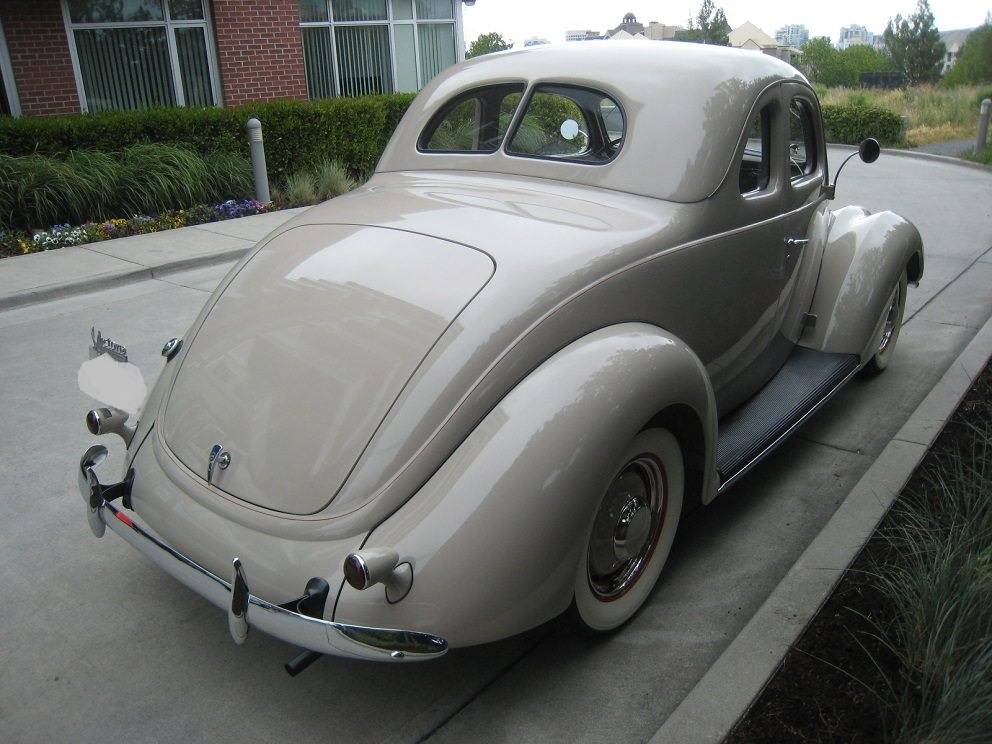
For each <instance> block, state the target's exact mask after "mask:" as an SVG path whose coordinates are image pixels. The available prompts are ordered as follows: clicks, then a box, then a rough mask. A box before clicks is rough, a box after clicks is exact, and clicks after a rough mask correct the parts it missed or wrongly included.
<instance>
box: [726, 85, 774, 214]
mask: <svg viewBox="0 0 992 744" xmlns="http://www.w3.org/2000/svg"><path fill="white" fill-rule="evenodd" d="M759 103H760V99H759ZM774 106H775V102H774V101H770V100H769V101H766V102H765V103H764V104H762V105H761V106H760V107H759V108H758V112H757V115H758V116H760V117H761V169H762V173H761V180H760V181H759V182H758V187H757V188H754V189H751V190H750V191H741V190H740V177H741V176H740V174H741V169H742V167H743V165H744V156H745V155H746V154H747V142H748V139H749V137H748V134H750V132H751V122H752V121H753V120H754V117H753V116H748V118H747V122H746V123H745V124H744V132H743V134H742V139H743V143H744V146H743V148H742V149H741V154H740V157H739V158H737V169H736V170H737V193H738V194H740V196H741V197H742V198H744V199H750V198H753V197H755V196H764V195H765V194H768V193H770V192H771V191H773V188H772V187H773V184H774V182H775V180H776V179H775V178H773V177H772V126H773V125H774V119H773V116H772V115H773V113H774V112H773V108H774Z"/></svg>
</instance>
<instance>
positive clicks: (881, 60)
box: [840, 44, 895, 86]
mask: <svg viewBox="0 0 992 744" xmlns="http://www.w3.org/2000/svg"><path fill="white" fill-rule="evenodd" d="M840 56H841V63H842V67H843V68H844V71H845V74H846V75H848V76H849V81H850V82H848V83H845V85H851V86H854V85H858V84H859V81H860V80H861V74H862V73H864V72H885V71H888V70H895V67H894V66H893V63H892V58H891V57H889V55H888V54H887V53H886V52H884V51H881V50H879V49H876V48H875V47H873V46H868V45H867V44H852V45H851V46H849V47H848V48H847V49H844V50H843V51H842V52H841V53H840Z"/></svg>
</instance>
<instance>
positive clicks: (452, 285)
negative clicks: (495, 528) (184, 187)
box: [163, 225, 495, 515]
mask: <svg viewBox="0 0 992 744" xmlns="http://www.w3.org/2000/svg"><path fill="white" fill-rule="evenodd" d="M494 269H495V266H494V264H493V262H492V259H490V258H489V256H487V255H486V254H484V253H482V252H480V251H477V250H475V249H473V248H469V247H466V246H464V245H460V244H457V243H452V242H449V241H446V240H441V239H439V238H433V237H428V236H424V235H419V234H415V233H409V232H403V231H399V230H392V229H384V228H376V227H364V226H345V225H303V226H299V227H295V228H292V229H290V230H288V231H286V232H285V233H282V234H281V235H279V236H278V237H276V238H275V239H273V240H272V241H271V242H270V243H269V244H267V245H266V246H265V247H264V248H263V249H261V250H260V251H259V252H258V253H257V254H256V255H255V256H253V257H252V258H251V260H250V261H248V262H247V263H246V264H245V266H244V267H243V268H242V269H241V270H240V271H239V272H238V274H237V276H236V277H234V279H233V280H231V282H230V283H229V284H228V286H227V287H226V288H225V289H224V291H223V292H222V294H221V295H220V297H219V298H218V299H217V301H216V303H215V304H214V306H213V307H212V308H211V310H210V312H209V314H208V315H207V317H206V319H205V320H204V322H203V324H202V326H201V327H200V329H199V331H198V332H197V334H196V336H195V338H194V339H193V340H192V342H191V344H190V347H189V349H188V351H187V353H186V355H185V359H184V360H183V362H182V368H181V369H180V371H179V373H178V375H177V378H176V381H175V384H174V386H173V389H172V392H171V394H170V397H169V400H168V402H167V404H166V408H165V411H164V416H163V419H164V425H163V432H164V437H165V441H166V444H167V446H168V447H169V448H170V449H171V450H172V451H173V453H174V454H175V455H176V456H177V457H178V458H179V459H180V460H181V461H182V462H183V464H185V465H186V466H187V467H188V468H189V469H190V470H192V471H193V472H194V473H195V474H197V475H199V476H200V477H201V478H203V479H207V476H208V469H210V458H211V452H212V451H213V452H214V453H215V456H216V454H217V452H218V450H217V448H218V447H219V448H221V449H222V450H223V451H224V452H227V453H228V454H229V465H227V466H226V467H224V468H223V469H221V468H220V467H218V466H217V465H216V464H215V466H214V467H213V468H212V469H211V470H212V473H211V477H210V482H211V484H212V485H213V486H214V487H216V488H219V489H221V490H222V491H224V492H226V493H228V494H230V495H232V496H234V497H236V498H238V499H241V500H243V501H246V502H249V503H251V504H255V505H258V506H261V507H265V508H268V509H273V510H276V511H280V512H285V513H290V514H299V515H303V514H313V513H316V512H318V511H320V510H321V509H322V508H323V507H324V506H326V505H327V504H328V503H329V502H330V501H331V499H332V498H333V496H334V494H335V493H336V492H337V491H338V489H339V488H340V487H341V485H342V484H343V483H344V481H345V479H346V478H347V476H348V473H349V472H350V470H351V468H352V467H353V466H354V464H355V462H356V461H357V460H358V458H359V456H360V455H361V453H362V451H363V450H364V448H365V447H366V445H367V444H368V442H369V440H370V439H371V437H372V435H373V434H374V433H375V430H376V428H377V427H378V426H379V424H380V423H381V421H382V419H383V418H384V417H385V415H386V413H387V412H388V410H389V408H390V407H391V406H392V404H393V402H394V401H395V400H396V398H397V397H398V396H399V394H400V392H401V391H402V389H403V387H404V386H405V385H406V383H407V381H408V380H409V379H410V377H411V376H412V375H413V373H414V371H415V370H416V368H417V366H418V365H419V364H420V362H421V361H422V360H423V358H424V357H425V356H426V354H427V353H428V352H429V351H430V349H431V348H432V347H433V345H434V344H435V343H436V342H437V340H438V339H439V338H440V337H441V335H442V334H443V333H444V332H445V330H446V329H447V328H448V327H449V326H450V325H451V324H452V322H453V321H454V320H455V318H456V317H457V316H458V314H459V313H460V312H461V310H462V309H463V308H464V307H465V306H466V305H467V304H468V303H469V302H470V301H471V299H472V297H473V296H475V294H477V293H478V292H479V291H480V289H481V288H482V287H483V286H485V284H486V282H487V281H488V280H489V278H490V277H491V276H492V274H493V271H494ZM225 460H227V458H225ZM220 462H222V461H221V460H218V463H220Z"/></svg>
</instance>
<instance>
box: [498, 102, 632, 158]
mask: <svg viewBox="0 0 992 744" xmlns="http://www.w3.org/2000/svg"><path fill="white" fill-rule="evenodd" d="M625 132H626V122H625V120H624V116H623V111H622V110H621V109H620V106H619V104H617V102H616V101H614V100H613V99H612V98H610V97H609V96H607V95H605V94H603V93H597V92H596V91H592V90H587V89H585V88H575V87H572V86H566V85H539V86H537V87H536V88H535V89H534V92H533V93H532V94H531V96H530V99H529V100H528V101H527V108H526V109H525V110H524V113H523V116H522V117H521V119H520V123H519V124H518V125H517V128H516V131H514V133H513V137H512V139H511V140H510V144H509V145H508V146H507V148H506V150H507V152H508V153H510V154H512V155H525V156H529V157H536V158H548V159H555V160H570V161H576V162H582V163H592V164H595V163H606V162H609V161H610V160H612V159H613V158H614V157H616V155H617V153H618V152H620V148H621V147H622V146H623V138H624V135H625Z"/></svg>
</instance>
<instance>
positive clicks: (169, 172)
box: [117, 145, 208, 214]
mask: <svg viewBox="0 0 992 744" xmlns="http://www.w3.org/2000/svg"><path fill="white" fill-rule="evenodd" d="M207 181H208V176H207V165H206V163H205V162H204V161H203V158H202V157H200V156H199V155H197V154H196V153H194V152H192V151H190V150H184V149H183V148H181V147H172V146H170V145H135V146H134V147H129V148H128V149H126V150H125V151H124V157H123V158H122V168H121V172H120V180H119V181H118V183H117V189H118V194H119V197H120V204H121V207H122V210H121V211H123V212H124V213H125V214H146V213H153V212H164V211H166V210H169V209H176V208H177V207H190V206H192V205H194V204H196V203H197V202H200V201H203V200H204V197H205V196H206V193H205V192H206V191H207V189H208V184H207Z"/></svg>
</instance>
